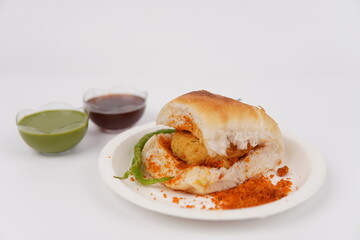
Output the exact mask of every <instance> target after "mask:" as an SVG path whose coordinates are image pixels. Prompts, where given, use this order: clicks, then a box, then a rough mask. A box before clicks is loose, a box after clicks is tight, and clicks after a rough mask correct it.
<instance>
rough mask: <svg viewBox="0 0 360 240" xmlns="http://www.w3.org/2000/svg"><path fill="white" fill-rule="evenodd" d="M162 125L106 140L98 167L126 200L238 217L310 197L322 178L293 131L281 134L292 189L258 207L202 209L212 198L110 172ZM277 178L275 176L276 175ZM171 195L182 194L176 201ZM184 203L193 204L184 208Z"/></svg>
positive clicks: (208, 216)
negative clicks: (204, 197)
mask: <svg viewBox="0 0 360 240" xmlns="http://www.w3.org/2000/svg"><path fill="white" fill-rule="evenodd" d="M160 128H163V127H161V126H160V127H159V126H155V123H148V124H144V125H141V126H138V127H134V128H131V129H129V130H127V131H124V132H122V133H120V134H119V135H117V136H116V137H115V138H113V139H112V140H111V141H109V142H108V143H107V144H106V145H105V147H104V148H103V149H102V151H101V153H100V156H99V170H100V173H101V175H102V177H103V178H104V180H105V182H106V184H107V185H108V186H109V187H110V188H111V189H112V190H114V191H115V192H116V193H117V194H119V195H120V196H122V197H123V198H125V199H127V200H128V201H130V202H132V203H134V204H136V205H138V206H140V207H143V208H146V209H148V210H151V211H155V212H159V213H163V214H167V215H171V216H176V217H182V218H189V219H201V220H239V219H249V218H263V217H267V216H270V215H272V214H276V213H280V212H283V211H285V210H287V209H290V208H292V207H294V206H296V205H298V204H300V203H301V202H303V201H305V200H307V199H308V198H310V197H311V196H312V195H313V194H314V193H315V192H316V191H317V190H318V189H319V188H320V186H321V184H322V183H323V180H324V178H325V169H326V168H325V162H324V161H323V159H322V158H321V157H320V155H319V154H318V153H317V152H316V151H315V150H314V149H313V148H312V147H311V146H309V145H308V144H307V143H305V142H304V141H302V140H300V139H298V138H297V137H294V136H292V135H288V134H286V133H285V134H283V136H284V143H285V148H286V154H285V161H286V165H287V166H288V167H289V168H290V171H289V174H288V175H287V176H286V177H290V179H291V181H292V182H293V191H292V192H291V193H290V194H289V195H288V196H287V197H284V198H282V199H280V200H277V201H275V202H272V203H268V204H264V205H261V206H257V207H250V208H242V209H233V210H204V209H200V208H201V207H202V206H203V205H205V206H207V207H210V205H211V204H212V203H211V201H210V200H209V199H208V200H206V199H205V200H204V199H203V198H199V197H196V196H194V195H192V194H186V193H181V192H179V191H172V190H170V189H167V188H166V187H164V186H162V185H161V184H157V185H151V186H142V185H141V184H139V183H137V182H136V181H131V180H130V179H126V180H119V179H115V178H114V177H113V176H122V175H123V173H124V172H125V171H126V170H127V169H129V166H130V163H131V160H132V156H133V149H134V145H135V144H136V143H137V141H138V140H139V139H140V138H141V137H142V136H143V135H144V134H146V133H149V132H152V131H155V130H157V129H160ZM275 180H276V179H275ZM173 197H183V198H184V199H183V200H181V201H180V202H179V203H178V204H176V203H174V202H173V201H172V200H173ZM186 205H192V206H195V207H194V208H186V207H185V206H186Z"/></svg>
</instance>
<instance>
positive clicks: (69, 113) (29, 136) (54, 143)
mask: <svg viewBox="0 0 360 240" xmlns="http://www.w3.org/2000/svg"><path fill="white" fill-rule="evenodd" d="M88 121H89V118H88V115H87V114H86V113H85V112H84V111H82V110H79V109H76V108H74V107H72V106H71V105H68V104H66V103H60V102H52V103H48V104H46V105H44V106H42V107H41V108H39V109H38V110H30V109H25V110H22V111H20V112H19V113H18V114H17V116H16V124H17V127H18V130H19V133H20V135H21V137H22V139H23V140H24V141H25V143H27V145H29V146H30V147H31V148H33V149H34V150H36V151H38V152H40V153H46V154H57V153H62V152H66V151H68V150H70V149H72V148H73V147H75V146H76V145H77V144H78V143H79V142H80V141H81V140H82V139H83V137H84V136H85V133H86V131H87V127H88Z"/></svg>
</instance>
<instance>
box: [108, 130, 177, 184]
mask: <svg viewBox="0 0 360 240" xmlns="http://www.w3.org/2000/svg"><path fill="white" fill-rule="evenodd" d="M173 132H175V129H161V130H158V131H156V132H152V133H148V134H146V135H144V136H143V137H142V138H141V139H140V140H139V141H138V143H137V144H136V145H135V147H134V157H133V159H132V163H131V167H130V169H129V170H128V171H126V172H125V173H124V175H123V176H122V177H118V176H114V178H117V179H126V178H128V177H129V175H130V174H133V175H134V177H135V179H136V180H137V181H138V182H139V183H141V184H143V185H151V184H155V183H161V182H165V181H167V180H170V179H172V178H173V177H163V178H154V179H146V178H145V176H144V174H143V173H142V171H141V152H142V150H143V148H144V146H145V143H146V142H147V141H148V140H149V139H150V138H151V137H152V136H154V135H157V134H160V133H173Z"/></svg>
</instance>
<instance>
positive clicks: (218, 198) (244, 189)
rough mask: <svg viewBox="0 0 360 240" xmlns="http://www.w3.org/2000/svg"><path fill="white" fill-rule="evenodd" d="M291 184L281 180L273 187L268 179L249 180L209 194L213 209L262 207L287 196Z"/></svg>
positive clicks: (263, 177) (262, 177)
mask: <svg viewBox="0 0 360 240" xmlns="http://www.w3.org/2000/svg"><path fill="white" fill-rule="evenodd" d="M291 185H292V182H291V181H288V180H285V179H281V180H280V181H279V182H277V183H276V184H275V185H274V184H273V183H272V182H271V180H270V178H268V177H265V176H261V177H258V178H250V179H248V180H247V181H245V182H244V183H242V184H240V185H238V186H236V187H234V188H230V189H227V190H224V191H221V192H216V193H212V194H210V196H212V199H211V200H212V202H213V203H214V204H215V209H235V208H246V207H253V206H258V205H262V204H265V203H269V202H273V201H276V200H278V199H280V198H283V197H285V196H287V195H288V193H289V192H290V191H291Z"/></svg>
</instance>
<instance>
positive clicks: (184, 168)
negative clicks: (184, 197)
mask: <svg viewBox="0 0 360 240" xmlns="http://www.w3.org/2000/svg"><path fill="white" fill-rule="evenodd" d="M157 124H163V125H166V126H169V127H173V128H175V129H176V130H177V131H188V132H191V133H192V134H193V135H194V136H196V137H197V138H198V139H199V140H200V141H201V142H202V143H203V144H204V145H205V147H206V149H207V151H208V154H209V156H211V157H214V158H215V159H216V156H226V154H227V149H228V148H230V147H231V146H236V147H237V148H238V149H247V148H248V146H249V145H248V144H250V145H251V146H252V147H253V148H252V149H251V150H250V151H249V152H248V153H246V155H244V156H243V157H242V158H241V159H240V160H239V161H236V162H235V163H234V164H232V165H231V166H230V167H227V168H225V167H218V168H217V167H209V166H203V165H186V164H185V165H184V164H181V160H179V159H178V158H177V157H175V156H174V155H173V154H172V152H171V148H169V147H168V143H169V142H171V139H172V137H173V134H162V135H157V136H153V137H152V138H151V139H150V140H149V141H148V142H147V143H146V145H145V147H144V149H143V152H142V160H143V163H144V166H145V169H146V172H148V173H149V174H150V175H152V176H153V177H155V178H160V177H165V176H173V177H174V178H173V179H171V180H169V181H167V182H164V184H165V185H166V186H167V187H169V188H172V189H175V190H182V191H186V192H190V193H195V194H208V193H211V192H216V191H221V190H224V189H228V188H231V187H235V186H236V185H238V184H240V183H242V182H244V181H245V180H246V179H248V178H251V177H256V176H259V175H261V174H265V173H266V172H268V171H270V170H274V169H275V168H276V167H278V166H279V165H280V164H281V163H283V152H284V147H283V142H282V137H281V133H280V130H279V128H278V126H277V124H276V123H275V121H274V120H273V119H271V118H270V117H269V116H268V115H267V114H266V113H265V111H264V110H263V109H262V108H260V107H254V106H251V105H247V104H244V103H242V102H239V101H236V100H233V99H230V98H227V97H223V96H220V95H216V94H212V93H209V92H207V91H196V92H190V93H188V94H185V95H182V96H180V97H178V98H176V99H174V100H172V101H171V102H169V103H168V104H166V105H165V106H164V107H163V108H162V110H161V111H160V113H159V115H158V118H157Z"/></svg>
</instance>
